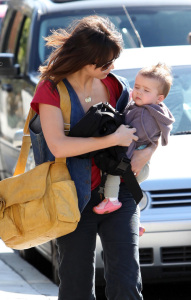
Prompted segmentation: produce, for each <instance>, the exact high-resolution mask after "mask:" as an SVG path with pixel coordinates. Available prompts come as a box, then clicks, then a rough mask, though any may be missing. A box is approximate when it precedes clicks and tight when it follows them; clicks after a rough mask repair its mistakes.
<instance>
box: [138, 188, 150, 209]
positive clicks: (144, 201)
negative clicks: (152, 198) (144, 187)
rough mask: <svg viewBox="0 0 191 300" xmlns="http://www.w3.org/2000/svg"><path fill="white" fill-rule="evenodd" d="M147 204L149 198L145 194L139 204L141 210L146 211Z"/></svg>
mask: <svg viewBox="0 0 191 300" xmlns="http://www.w3.org/2000/svg"><path fill="white" fill-rule="evenodd" d="M147 204H148V197H147V194H146V193H145V192H143V198H142V199H141V201H140V202H139V207H140V210H143V209H145V207H146V206H147Z"/></svg>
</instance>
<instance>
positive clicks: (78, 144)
mask: <svg viewBox="0 0 191 300" xmlns="http://www.w3.org/2000/svg"><path fill="white" fill-rule="evenodd" d="M39 113H40V121H41V126H42V130H43V134H44V137H45V139H46V142H47V145H48V147H49V149H50V151H51V152H52V154H53V155H54V156H55V157H57V158H59V157H72V156H77V155H80V154H84V153H88V152H91V151H95V150H99V149H104V148H108V147H112V146H116V145H119V146H129V145H130V143H131V142H132V140H135V141H137V140H138V137H137V136H136V135H134V133H135V132H136V129H135V128H131V129H130V128H128V127H127V126H125V125H121V126H120V127H119V128H118V129H117V130H116V131H115V132H114V133H113V134H110V135H108V136H105V137H91V138H77V137H68V136H66V135H65V134H64V120H63V116H62V112H61V110H60V108H58V107H55V106H52V105H48V104H39Z"/></svg>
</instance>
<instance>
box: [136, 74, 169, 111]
mask: <svg viewBox="0 0 191 300" xmlns="http://www.w3.org/2000/svg"><path fill="white" fill-rule="evenodd" d="M161 96H162V95H159V82H158V81H157V80H156V79H153V78H148V77H145V76H142V75H140V74H138V75H137V77H136V79H135V84H134V87H133V92H132V97H133V100H134V102H135V103H136V104H137V105H138V106H141V105H144V104H159V103H160V102H161V101H162V100H163V99H164V97H163V98H162V100H161Z"/></svg>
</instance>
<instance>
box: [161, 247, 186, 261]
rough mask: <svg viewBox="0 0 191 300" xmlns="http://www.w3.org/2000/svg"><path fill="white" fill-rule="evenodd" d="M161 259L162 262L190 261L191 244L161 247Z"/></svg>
mask: <svg viewBox="0 0 191 300" xmlns="http://www.w3.org/2000/svg"><path fill="white" fill-rule="evenodd" d="M161 260H162V262H163V263H183V262H185V263H186V262H191V246H186V247H164V248H161Z"/></svg>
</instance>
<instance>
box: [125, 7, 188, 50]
mask: <svg viewBox="0 0 191 300" xmlns="http://www.w3.org/2000/svg"><path fill="white" fill-rule="evenodd" d="M128 12H129V15H130V17H131V19H132V21H133V23H134V25H135V27H136V29H137V31H138V32H139V35H140V37H141V40H142V43H143V46H144V47H153V46H175V45H188V44H189V40H188V34H189V32H190V31H191V8H190V7H189V6H188V7H185V6H182V7H181V6H178V7H176V6H174V7H173V6H172V5H171V6H164V7H163V6H161V7H160V6H158V7H154V6H153V7H149V8H148V7H145V8H143V7H139V8H129V9H128Z"/></svg>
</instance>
